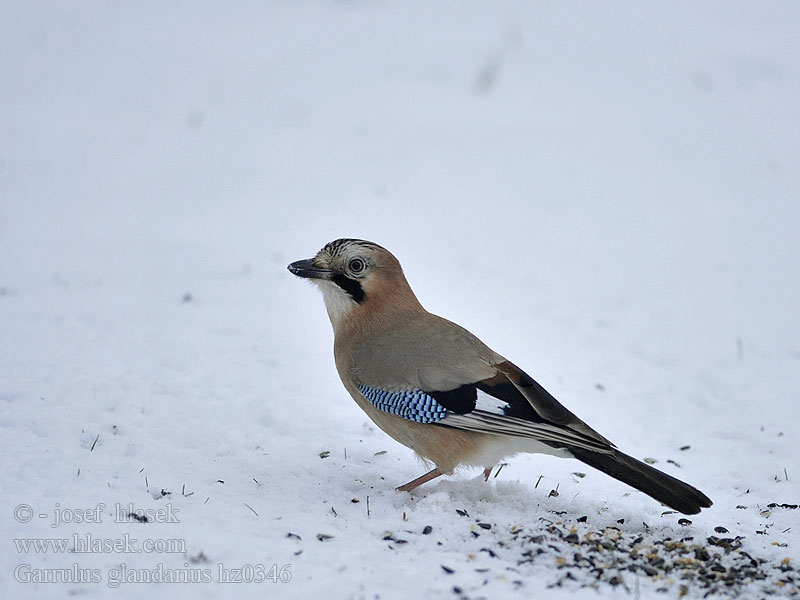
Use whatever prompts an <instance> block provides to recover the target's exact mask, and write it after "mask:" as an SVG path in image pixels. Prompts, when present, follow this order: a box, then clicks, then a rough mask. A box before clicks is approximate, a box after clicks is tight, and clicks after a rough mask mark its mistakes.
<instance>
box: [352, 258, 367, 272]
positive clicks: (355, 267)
mask: <svg viewBox="0 0 800 600" xmlns="http://www.w3.org/2000/svg"><path fill="white" fill-rule="evenodd" d="M348 266H349V267H350V272H351V273H355V274H358V273H361V272H362V271H363V270H364V267H365V265H364V261H363V260H361V259H360V258H354V259H353V260H351V261H350V264H349V265H348Z"/></svg>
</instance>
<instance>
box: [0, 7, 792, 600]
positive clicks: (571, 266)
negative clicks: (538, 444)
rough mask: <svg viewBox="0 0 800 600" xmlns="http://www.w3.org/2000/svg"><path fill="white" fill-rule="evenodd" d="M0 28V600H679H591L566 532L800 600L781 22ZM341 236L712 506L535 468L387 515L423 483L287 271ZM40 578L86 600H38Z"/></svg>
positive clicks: (788, 49) (402, 19) (249, 16)
mask: <svg viewBox="0 0 800 600" xmlns="http://www.w3.org/2000/svg"><path fill="white" fill-rule="evenodd" d="M2 12H3V18H2V20H0V407H2V408H1V410H2V412H0V450H2V456H3V467H4V473H3V477H2V480H0V481H1V482H0V503H1V512H0V532H1V533H2V535H0V538H1V539H2V543H3V544H4V548H5V551H4V552H2V553H0V595H2V597H4V598H18V597H37V598H48V597H52V598H62V597H65V596H66V595H68V594H69V595H76V596H80V597H87V598H93V597H101V596H111V595H112V593H113V595H114V596H115V597H120V598H122V597H125V598H142V597H146V596H153V595H154V594H155V595H156V596H162V595H163V596H166V595H167V594H169V595H170V596H171V597H177V598H184V597H187V598H188V597H191V598H210V597H253V598H263V597H294V598H307V597H315V596H325V597H330V598H408V597H411V596H409V592H410V591H412V590H413V591H414V592H416V593H417V595H416V596H414V597H417V596H418V597H440V598H456V597H461V596H467V597H469V598H476V597H487V598H535V597H543V596H542V593H544V591H546V593H547V594H548V595H547V597H548V598H561V597H567V596H569V597H586V598H597V597H611V596H614V595H618V594H620V590H623V589H625V590H627V593H628V594H630V595H632V596H635V595H637V594H642V595H643V596H644V597H648V596H652V595H655V594H656V593H657V592H656V590H658V589H662V590H666V592H665V595H664V594H659V596H662V597H674V596H677V595H678V594H680V593H683V592H685V593H686V594H687V597H689V598H698V597H702V595H703V594H704V593H705V591H706V590H705V589H704V588H703V587H702V586H701V585H700V584H699V583H698V581H691V580H681V579H680V578H679V576H678V575H675V574H673V575H670V576H668V577H666V578H662V577H661V573H662V572H661V571H659V574H658V575H656V576H655V577H653V578H651V577H649V576H647V574H646V573H644V572H642V571H636V572H633V571H622V570H620V571H619V572H618V577H619V579H620V580H621V581H618V582H617V583H620V584H621V585H620V586H617V587H614V585H613V584H612V583H609V578H608V576H605V575H602V576H601V575H599V574H598V572H597V571H591V570H590V569H588V568H586V567H585V565H584V566H581V565H580V564H578V563H577V559H576V558H575V557H574V556H573V554H574V552H573V550H574V548H583V546H580V547H579V546H574V545H573V546H574V548H573V546H570V542H569V541H564V540H561V541H559V540H556V538H557V537H559V534H557V533H554V531H555V530H556V529H557V528H559V527H562V528H566V530H567V532H568V530H569V529H570V528H573V527H574V528H575V531H576V532H577V534H579V535H580V536H584V535H585V534H586V533H590V532H591V531H599V532H602V531H603V530H604V528H606V527H607V526H613V527H617V528H619V529H620V532H619V533H618V534H613V532H614V531H616V530H608V529H605V534H606V535H608V532H612V534H611V535H612V537H613V535H621V536H623V537H624V536H629V537H628V538H627V539H629V538H630V537H637V536H640V537H643V540H642V541H641V542H639V543H640V544H644V545H647V544H655V545H656V546H659V545H663V541H664V540H665V539H666V538H672V540H673V541H675V540H683V539H685V538H689V537H691V538H693V540H688V541H686V542H685V543H686V544H701V545H705V546H708V543H707V540H708V538H709V537H710V536H717V537H725V536H727V537H730V538H735V537H736V536H742V537H743V538H744V539H743V540H740V541H741V544H742V548H741V549H742V551H746V552H747V553H748V554H749V555H751V556H752V557H753V558H755V559H761V560H763V561H765V562H763V563H761V566H760V567H759V568H761V569H762V570H763V572H765V573H767V574H768V577H767V579H766V580H765V581H763V582H757V583H753V584H748V583H747V582H746V581H744V580H743V579H742V580H740V581H738V582H737V586H739V587H738V588H736V589H740V590H742V591H743V593H744V594H746V597H756V596H761V595H764V594H766V593H767V592H774V593H776V594H780V595H784V594H785V595H788V594H790V593H792V590H793V589H794V590H796V588H797V584H796V582H797V571H796V570H789V569H797V567H798V566H800V551H799V550H798V549H799V548H800V510H794V509H792V508H790V507H789V506H791V505H796V504H797V503H798V501H800V464H798V458H797V457H798V447H799V444H798V435H797V430H798V427H800V405H799V402H800V392H799V391H798V390H800V251H799V250H800V170H798V165H800V112H799V111H798V107H800V63H799V62H798V57H800V36H798V34H797V32H798V30H800V5H798V4H797V3H795V2H790V1H787V2H766V3H749V4H744V3H734V4H731V3H728V2H704V3H695V2H681V3H674V2H671V3H659V4H656V3H635V4H603V3H594V2H582V3H578V2H570V3H560V2H543V3H525V2H519V3H517V2H492V3H484V2H461V1H452V2H437V3H425V2H404V3H400V2H397V3H387V2H361V1H350V2H304V3H296V2H290V1H288V0H287V1H284V2H260V1H259V2H256V1H253V2H236V3H225V4H221V3H212V2H176V3H163V2H135V3H131V2H127V3H123V2H106V1H94V2H93V1H85V2H70V3H67V2H31V1H28V0H19V1H7V2H5V3H4V4H3V11H2ZM337 237H360V238H366V239H370V240H373V241H376V242H378V243H379V244H382V245H384V246H386V247H387V248H389V249H390V250H392V251H393V252H394V253H395V254H396V255H397V256H398V257H399V258H400V260H401V262H402V263H403V265H404V267H405V270H406V274H407V276H408V278H409V281H410V282H411V285H412V286H413V287H414V289H415V290H416V292H417V295H418V296H419V298H420V300H421V301H422V302H423V304H424V305H425V306H426V308H428V309H429V310H431V311H432V312H435V313H437V314H441V315H443V316H445V317H447V318H450V319H452V320H454V321H456V322H459V323H461V324H462V325H464V326H466V327H467V328H469V329H471V330H472V331H473V332H474V333H476V334H477V335H478V336H479V337H481V338H482V339H483V340H484V341H485V342H487V343H488V344H489V345H491V346H492V347H493V348H495V349H496V350H497V351H498V352H500V353H502V354H504V355H505V356H507V357H508V358H510V359H511V360H513V361H514V362H516V363H517V364H519V365H520V366H521V367H523V368H524V369H525V370H527V371H528V372H529V373H530V374H531V375H533V376H534V377H536V378H537V379H538V380H539V381H540V383H542V384H543V385H544V386H545V387H547V388H548V389H549V390H550V391H551V392H553V393H554V394H555V395H556V397H558V398H559V399H560V400H561V401H562V402H563V403H564V404H566V405H567V406H568V407H569V408H571V409H572V410H573V411H574V412H575V413H577V414H578V415H579V416H581V417H582V418H584V419H585V420H586V421H587V422H588V423H590V424H591V425H593V426H594V427H595V428H597V429H598V430H599V431H600V432H602V433H603V434H605V435H606V436H608V437H609V438H610V439H612V440H613V441H614V442H615V443H616V444H617V445H618V446H619V447H620V448H622V449H623V450H625V451H628V452H629V453H631V454H634V455H636V456H638V457H642V458H643V457H650V458H653V459H655V460H656V461H657V463H656V466H657V467H659V468H662V469H664V470H665V471H667V472H669V473H672V474H675V475H676V476H678V477H680V478H682V479H685V480H686V481H689V482H691V483H692V484H694V485H696V486H698V487H699V488H700V489H702V490H703V491H704V492H706V493H707V494H708V495H709V496H710V497H711V498H712V499H713V500H714V503H715V504H714V506H713V507H712V508H711V509H709V510H706V511H704V512H703V513H702V514H700V515H697V516H693V517H691V518H690V521H691V523H689V524H686V523H684V524H683V525H679V524H678V519H679V517H681V515H676V514H662V513H663V512H664V508H663V507H662V506H660V505H659V504H658V503H656V502H654V501H652V500H651V499H650V498H648V497H646V496H644V495H643V494H640V493H638V492H635V491H632V490H631V489H629V488H627V487H626V486H624V485H622V484H620V483H618V482H616V481H614V480H612V479H610V478H608V477H606V476H604V475H602V474H601V473H598V472H594V471H591V470H589V469H587V468H585V467H583V466H582V465H581V464H580V463H578V462H576V461H565V460H558V459H555V458H550V457H542V456H521V457H517V458H515V459H513V460H511V461H509V464H508V465H507V466H505V467H504V468H503V469H502V471H501V472H500V473H499V475H498V476H497V477H493V478H492V479H491V480H490V482H489V483H484V482H483V481H482V479H481V478H480V477H479V473H478V472H464V473H460V474H457V475H456V476H454V477H452V478H449V479H441V480H438V481H435V482H433V483H431V484H428V485H426V486H424V487H422V488H420V489H419V490H418V491H417V492H416V493H414V494H412V495H408V494H403V493H399V492H396V491H394V487H395V486H396V485H398V484H400V483H404V482H406V481H408V480H410V479H412V478H413V477H416V476H417V475H420V474H421V473H422V472H423V466H422V465H420V464H419V463H418V462H417V460H416V459H415V458H414V457H413V455H412V453H411V452H410V451H409V450H407V449H405V448H403V447H401V446H399V445H398V444H396V443H394V442H393V441H392V440H390V439H389V438H387V437H386V436H385V435H384V434H383V433H382V432H380V431H378V430H376V429H375V428H374V427H373V426H372V425H371V424H370V423H369V422H368V420H367V419H366V417H365V415H364V414H363V413H361V412H360V411H359V409H358V408H357V407H356V406H355V404H354V403H353V401H352V400H351V399H350V398H349V397H348V395H347V394H346V392H345V391H344V389H343V388H342V387H341V384H340V383H339V381H338V377H337V375H336V372H335V369H334V366H333V358H332V351H331V345H332V333H331V330H330V325H329V323H328V321H327V317H326V314H325V311H324V308H323V305H322V300H321V298H320V296H319V294H318V293H316V292H315V290H313V289H312V287H311V286H309V285H307V284H305V283H304V282H302V281H300V280H298V279H296V278H294V277H292V276H291V275H290V274H289V273H288V272H287V271H286V268H285V267H286V264H287V263H289V262H290V261H292V260H296V259H300V258H307V257H309V256H311V255H313V253H314V252H316V251H317V250H318V249H319V248H320V247H321V246H322V245H323V244H324V243H326V242H328V241H330V240H331V239H334V238H337ZM687 447H688V448H687ZM683 448H686V449H683ZM328 453H329V454H328ZM323 456H325V458H323ZM668 461H674V462H672V463H670V462H668ZM675 463H677V464H675ZM678 465H680V466H678ZM576 472H579V473H585V477H580V476H578V475H574V474H573V473H576ZM556 489H557V490H558V495H557V496H556V495H550V492H551V490H556ZM772 503H776V504H777V505H778V506H774V507H772V508H770V507H769V506H768V505H769V504H772ZM781 504H786V505H787V507H782V506H780V505H781ZM98 505H100V508H99V509H98V510H94V509H96V508H97V507H98ZM130 509H133V511H134V512H135V511H145V510H147V511H151V512H150V513H149V517H150V518H149V519H148V520H149V522H148V523H139V522H134V521H133V520H132V519H131V518H129V517H128V512H129V511H130ZM457 510H458V511H461V512H457ZM40 515H45V516H44V517H40ZM57 516H58V518H59V519H60V521H58V522H56V521H55V519H56V517H57ZM584 516H585V517H586V519H585V522H583V520H582V519H581V520H580V521H579V519H580V518H581V517H584ZM77 517H82V518H83V520H84V521H86V520H87V519H92V520H93V521H99V522H88V523H87V522H83V523H74V522H69V520H70V519H72V520H75V519H76V518H77ZM118 517H119V518H118ZM619 520H623V521H622V522H618V521H619ZM64 521H67V522H64ZM118 521H121V522H118ZM158 521H164V522H158ZM478 522H480V523H483V524H484V525H479V524H478ZM550 522H552V524H551V523H550ZM559 523H560V525H559ZM486 525H489V526H491V528H490V529H487V528H486ZM426 526H429V527H430V528H431V529H430V530H426V529H425V528H426ZM548 527H550V530H549V529H548ZM715 527H724V528H725V529H726V530H727V531H728V533H719V532H715V531H714V528H715ZM423 531H429V533H427V534H426V533H423ZM74 535H77V536H78V539H77V541H76V539H75V538H74V537H73V536H74ZM126 535H127V536H129V537H128V538H126V537H125V536H126ZM540 535H542V536H545V538H544V543H543V544H541V543H540V545H539V546H536V544H537V542H536V541H535V540H534V538H536V536H540ZM87 536H88V537H87ZM326 536H330V537H326ZM526 536H527V538H526ZM47 539H66V540H67V542H66V545H65V547H64V550H65V551H63V552H60V551H58V549H56V548H53V547H50V548H48V551H47V552H44V551H42V550H43V548H38V550H39V551H37V548H36V547H35V546H31V545H28V546H26V544H34V543H35V542H28V541H27V540H47ZM132 539H135V542H134V541H132ZM14 540H17V541H16V542H15V541H14ZM92 540H94V541H93V542H92ZM103 540H107V542H106V543H107V544H111V543H114V542H116V543H117V544H119V546H117V547H114V548H110V547H108V546H105V547H102V546H101V547H92V546H89V547H86V545H87V544H89V543H90V542H91V543H95V544H98V543H99V544H102V543H103V542H102V541H103ZM120 540H122V541H120ZM145 540H151V542H145ZM398 540H399V541H398ZM532 540H534V541H532ZM548 540H550V541H552V542H553V543H552V545H548ZM126 541H127V543H128V544H129V546H128V547H127V548H126V547H125V543H126ZM403 542H405V543H403ZM40 543H45V542H40ZM81 544H83V545H84V548H83V549H86V550H92V551H89V552H82V553H76V552H75V550H80V549H81ZM148 544H149V545H152V548H150V547H148V548H146V549H147V550H153V551H149V552H148V551H138V550H144V549H145V546H146V545H148ZM76 546H77V547H76ZM534 547H539V548H543V549H544V551H543V552H541V553H535V552H534V553H530V552H529V551H530V550H531V548H534ZM125 550H127V551H125ZM131 550H133V551H131ZM167 550H174V551H167ZM606 550H607V551H608V552H607V555H606V556H610V557H612V559H611V560H608V559H606V558H604V555H603V554H602V551H598V552H597V553H596V556H597V557H598V558H597V560H598V561H599V562H603V561H604V560H605V561H606V562H607V563H608V564H605V563H604V564H605V566H604V568H605V569H606V571H611V572H614V570H615V569H617V568H618V567H619V565H616V566H615V565H614V564H613V556H614V555H613V552H612V550H611V549H606ZM712 550H713V548H712ZM490 551H491V552H490ZM526 552H528V554H527V555H525V553H526ZM732 555H733V554H730V555H725V554H724V553H723V555H722V557H721V560H722V561H723V562H724V561H725V560H727V559H728V558H730V556H732ZM531 557H534V558H532V559H531ZM782 561H783V566H784V569H785V570H784V571H780V570H779V569H778V568H776V567H779V566H780V565H781V563H782ZM651 562H652V561H651ZM24 565H28V566H27V567H26V566H24ZM444 567H446V569H445V568H444ZM726 568H727V567H726ZM59 569H66V570H67V572H66V573H62V575H61V576H62V577H66V578H68V579H69V578H71V579H75V578H76V576H81V577H83V578H84V579H86V578H88V579H90V580H91V579H97V580H99V581H98V582H96V583H95V582H92V581H88V582H71V583H35V582H34V581H36V580H37V578H42V577H46V576H48V573H50V574H51V576H54V575H52V574H53V573H58V570H59ZM237 569H243V570H241V571H237ZM567 572H569V573H571V574H572V576H573V577H574V580H572V579H566V580H565V579H564V577H565V575H566V573H567ZM237 573H239V574H241V576H242V578H243V579H244V580H245V581H250V582H249V583H241V584H238V585H235V586H230V585H228V586H226V585H222V584H221V583H218V582H219V580H221V579H223V580H224V579H226V578H227V579H233V578H235V577H236V574H237ZM675 573H677V571H676V572H675ZM144 576H151V577H153V578H156V579H170V578H177V579H180V578H183V579H187V578H188V579H193V578H194V579H197V578H199V579H209V580H211V583H191V584H185V585H179V584H173V583H155V584H149V585H148V584H137V583H134V582H133V581H134V580H135V579H136V578H141V577H144ZM597 577H600V580H599V582H598V583H597V589H596V591H595V590H593V589H585V588H582V587H581V586H582V585H584V584H587V583H592V582H594V581H595V579H596V578H597ZM787 577H794V578H795V579H794V581H795V584H791V583H789V584H785V585H783V586H782V587H781V584H780V583H779V581H780V579H781V578H784V579H783V580H784V581H787V579H786V578H787ZM118 579H123V582H122V583H119V582H118V581H117V580H118ZM273 579H277V582H273ZM282 579H283V580H285V579H290V581H288V582H286V581H284V582H282V581H281V580H282ZM25 580H29V581H30V582H28V583H24V582H21V581H25ZM257 581H260V583H259V582H257ZM559 581H560V582H561V587H555V588H552V589H550V590H546V588H547V587H548V586H550V585H553V584H555V583H557V582H559ZM117 583H119V586H118V587H112V586H114V585H115V584H117ZM681 585H685V586H686V587H685V589H684V590H683V592H682V589H681ZM759 586H762V587H759ZM765 586H766V587H765ZM764 590H766V591H764ZM576 594H577V595H576Z"/></svg>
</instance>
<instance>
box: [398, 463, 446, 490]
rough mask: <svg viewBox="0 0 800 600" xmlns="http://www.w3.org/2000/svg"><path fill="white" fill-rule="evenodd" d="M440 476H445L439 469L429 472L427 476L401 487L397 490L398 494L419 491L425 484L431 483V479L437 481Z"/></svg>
mask: <svg viewBox="0 0 800 600" xmlns="http://www.w3.org/2000/svg"><path fill="white" fill-rule="evenodd" d="M439 475H444V473H442V472H441V471H440V470H439V469H438V468H436V469H433V470H432V471H428V472H427V473H425V475H422V476H421V477H417V478H416V479H414V480H413V481H409V482H408V483H406V484H404V485H401V486H400V487H399V488H396V489H397V491H398V492H410V491H411V490H415V489H417V488H418V487H419V486H421V485H422V484H423V483H426V482H428V481H430V480H431V479H436V478H437V477H439Z"/></svg>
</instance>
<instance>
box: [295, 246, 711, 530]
mask: <svg viewBox="0 0 800 600" xmlns="http://www.w3.org/2000/svg"><path fill="white" fill-rule="evenodd" d="M289 271H291V272H292V273H294V274H295V275H297V276H298V277H304V278H306V279H309V280H311V281H313V282H314V283H315V284H317V285H318V286H319V288H320V289H321V290H322V296H323V298H324V300H325V308H326V309H327V310H328V316H329V317H330V320H331V324H332V325H333V331H334V336H335V342H334V357H335V359H336V368H337V370H338V371H339V376H340V377H341V378H342V383H344V387H345V388H346V389H347V391H348V392H350V395H351V396H352V397H353V399H354V400H355V401H356V403H357V404H358V405H359V406H360V407H361V408H362V409H363V410H364V412H365V413H367V415H368V416H369V418H370V419H372V420H373V421H374V422H375V424H376V425H377V426H378V427H380V428H381V429H382V430H383V431H385V432H386V433H387V434H389V435H390V436H391V437H393V438H394V439H395V440H397V441H398V442H400V443H401V444H403V445H404V446H408V447H409V448H411V449H412V450H414V452H416V453H417V454H418V455H419V456H421V457H422V458H423V459H424V460H426V461H429V462H431V463H433V464H434V465H435V468H434V469H433V470H432V471H430V472H428V473H426V474H425V475H422V476H421V477H419V478H417V479H415V480H414V481H410V482H408V483H407V484H405V485H403V486H400V487H399V488H398V489H399V490H403V491H411V490H413V489H414V488H416V487H417V486H419V485H422V484H423V483H425V482H426V481H430V480H431V479H434V478H435V477H438V476H439V475H444V474H450V473H452V472H453V469H455V468H456V467H457V466H459V465H472V466H480V467H484V469H485V471H484V473H485V475H486V477H487V478H488V476H489V473H491V469H492V467H493V466H494V465H495V464H497V463H498V462H499V461H501V460H502V459H503V458H506V457H508V456H512V455H514V454H518V453H520V452H542V453H546V454H553V455H556V456H561V457H571V458H577V459H578V460H580V461H581V462H584V463H586V464H587V465H589V466H592V467H594V468H596V469H599V470H600V471H602V472H604V473H607V474H608V475H610V476H611V477H614V478H615V479H618V480H620V481H623V482H625V483H627V484H628V485H631V486H633V487H635V488H636V489H638V490H641V491H642V492H644V493H645V494H648V495H649V496H652V497H653V498H655V499H656V500H658V501H660V502H663V503H664V504H666V505H667V506H670V507H672V508H674V509H675V510H679V511H680V512H682V513H686V514H695V513H698V512H700V509H701V508H705V507H708V506H711V500H709V499H708V497H707V496H706V495H705V494H703V493H702V492H700V491H699V490H697V489H695V488H694V487H692V486H691V485H688V484H686V483H684V482H682V481H680V480H678V479H675V478H674V477H671V476H670V475H667V474H666V473H662V472H661V471H658V470H656V469H654V468H653V467H651V466H649V465H647V464H644V463H643V462H640V461H638V460H636V459H635V458H632V457H630V456H628V455H626V454H623V453H622V452H620V451H619V450H617V449H616V448H615V447H614V445H613V444H612V443H611V442H610V441H608V440H607V439H606V438H604V437H603V436H602V435H600V434H599V433H597V432H596V431H595V430H594V429H592V428H591V427H589V426H588V425H587V424H586V423H584V422H583V421H581V420H580V419H579V418H578V417H576V416H575V415H574V414H572V413H571V412H570V411H569V410H567V409H566V408H564V406H562V405H561V404H560V403H559V402H558V401H557V400H556V399H555V398H553V396H551V395H550V394H549V393H548V392H547V391H546V390H545V389H544V388H543V387H542V386H540V385H539V384H538V383H536V382H535V381H534V380H533V379H532V378H531V377H529V376H528V375H527V374H526V373H525V372H523V371H522V370H521V369H520V368H519V367H517V366H516V365H515V364H513V363H511V362H510V361H508V360H506V359H505V358H503V357H502V356H500V355H499V354H497V353H496V352H494V351H493V350H492V349H491V348H489V347H488V346H486V344H484V343H483V342H481V341H480V340H479V339H478V338H476V337H475V336H474V335H472V334H471V333H470V332H469V331H467V330H466V329H464V328H463V327H460V326H458V325H456V324H455V323H451V322H450V321H448V320H446V319H443V318H441V317H437V316H436V315H433V314H431V313H429V312H428V311H426V310H425V309H424V308H423V307H422V305H421V304H420V303H419V301H418V300H417V297H416V296H415V295H414V292H413V291H412V290H411V287H410V286H409V285H408V282H407V281H406V278H405V276H404V275H403V269H402V268H401V267H400V263H399V262H398V260H397V259H396V258H395V257H394V256H393V255H392V254H391V253H390V252H389V251H388V250H386V249H385V248H383V247H381V246H379V245H377V244H374V243H372V242H367V241H364V240H352V239H339V240H335V241H333V242H330V243H329V244H327V245H326V246H325V247H324V248H323V249H322V250H320V251H319V252H318V253H317V255H316V256H315V257H314V258H312V259H308V260H300V261H297V262H294V263H292V264H291V265H289Z"/></svg>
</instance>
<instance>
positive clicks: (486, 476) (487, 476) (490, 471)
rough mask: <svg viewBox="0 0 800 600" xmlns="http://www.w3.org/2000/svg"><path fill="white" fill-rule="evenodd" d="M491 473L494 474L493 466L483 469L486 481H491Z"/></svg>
mask: <svg viewBox="0 0 800 600" xmlns="http://www.w3.org/2000/svg"><path fill="white" fill-rule="evenodd" d="M491 474H492V467H486V468H485V469H484V470H483V480H484V481H489V475H491Z"/></svg>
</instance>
